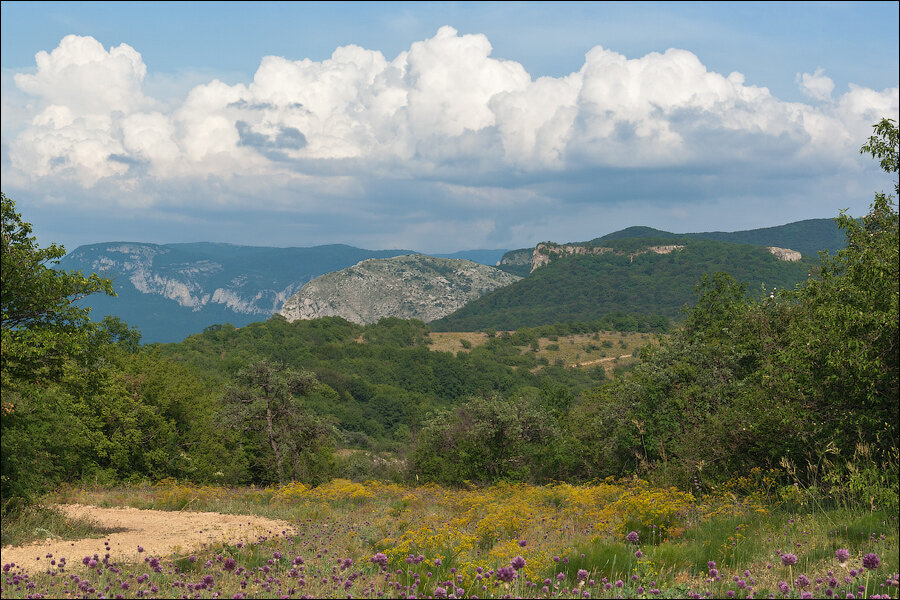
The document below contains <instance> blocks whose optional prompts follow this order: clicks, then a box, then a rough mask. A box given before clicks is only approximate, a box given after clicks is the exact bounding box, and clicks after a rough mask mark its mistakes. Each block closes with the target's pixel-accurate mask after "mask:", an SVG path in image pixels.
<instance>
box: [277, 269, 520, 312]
mask: <svg viewBox="0 0 900 600" xmlns="http://www.w3.org/2000/svg"><path fill="white" fill-rule="evenodd" d="M518 279H519V278H518V277H516V276H515V275H510V274H509V273H504V272H503V271H500V270H499V269H495V268H493V267H488V266H486V265H481V264H478V263H474V262H472V261H468V260H459V259H452V258H436V257H433V256H425V255H423V254H411V255H408V256H396V257H393V258H380V259H370V260H364V261H362V262H360V263H359V264H357V265H354V266H352V267H349V268H347V269H343V270H341V271H336V272H333V273H328V274H326V275H322V276H321V277H317V278H316V279H314V280H312V281H310V282H309V283H307V284H306V285H304V286H303V288H302V289H301V290H300V291H299V292H297V293H296V294H295V295H293V296H292V297H291V298H290V299H289V300H288V301H287V302H285V304H284V307H283V308H282V309H281V310H280V311H279V314H281V315H282V316H284V317H285V318H286V319H287V320H288V321H295V320H297V319H317V318H320V317H343V318H345V319H347V320H348V321H352V322H354V323H375V322H377V321H378V320H379V319H382V318H384V317H397V318H401V319H420V320H422V321H425V322H428V321H433V320H435V319H439V318H441V317H444V316H446V315H449V314H450V313H452V312H453V311H455V310H456V309H458V308H460V307H462V306H464V305H465V304H466V303H467V302H469V301H471V300H474V299H475V298H478V297H480V296H482V295H484V294H485V293H487V292H490V291H492V290H495V289H497V288H500V287H503V286H506V285H509V284H511V283H513V282H515V281H517V280H518Z"/></svg>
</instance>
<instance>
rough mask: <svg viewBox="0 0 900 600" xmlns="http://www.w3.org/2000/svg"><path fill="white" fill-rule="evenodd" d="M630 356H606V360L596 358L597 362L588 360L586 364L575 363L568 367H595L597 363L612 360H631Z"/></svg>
mask: <svg viewBox="0 0 900 600" xmlns="http://www.w3.org/2000/svg"><path fill="white" fill-rule="evenodd" d="M631 356H632V355H631V354H622V355H621V356H607V357H606V358H598V359H597V360H589V361H587V362H580V363H575V364H574V365H569V366H570V367H587V366H589V365H596V364H599V363H605V362H610V361H614V360H619V359H620V358H631Z"/></svg>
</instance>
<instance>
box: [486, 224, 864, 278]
mask: <svg viewBox="0 0 900 600" xmlns="http://www.w3.org/2000/svg"><path fill="white" fill-rule="evenodd" d="M630 238H656V239H662V238H665V239H680V238H692V239H701V240H717V241H720V242H732V243H736V244H751V245H753V246H771V247H777V248H790V249H791V250H796V251H797V252H800V253H801V254H802V255H803V256H807V257H809V258H815V257H816V256H817V254H818V253H819V252H820V251H823V250H826V251H828V252H831V253H834V252H837V251H838V250H840V249H842V248H843V247H844V246H846V245H847V239H846V236H845V235H844V232H843V231H841V229H840V228H839V227H838V226H837V223H836V222H835V220H834V219H806V220H803V221H794V222H792V223H787V224H785V225H778V226H776V227H763V228H760V229H747V230H742V231H707V232H700V233H671V232H669V231H663V230H661V229H654V228H653V227H645V226H640V225H638V226H633V227H626V228H625V229H622V230H620V231H614V232H612V233H608V234H606V235H604V236H601V237H597V238H594V239H592V240H590V241H587V242H570V243H569V244H566V245H580V246H592V245H593V246H596V245H601V244H603V243H604V242H608V241H611V240H619V239H630ZM533 250H534V248H533V247H532V248H519V249H518V250H510V251H509V252H507V253H506V254H504V255H503V257H502V258H501V259H500V265H499V267H500V268H501V269H503V270H504V271H507V272H509V273H515V274H516V275H523V276H524V275H526V274H528V272H530V269H531V259H532V254H533Z"/></svg>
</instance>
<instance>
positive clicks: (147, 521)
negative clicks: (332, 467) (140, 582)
mask: <svg viewBox="0 0 900 600" xmlns="http://www.w3.org/2000/svg"><path fill="white" fill-rule="evenodd" d="M59 508H60V509H61V510H62V511H63V512H65V513H66V515H68V516H69V517H81V518H87V519H90V520H92V521H94V522H95V523H97V524H98V525H100V526H102V527H108V528H115V529H121V530H123V531H121V532H119V533H111V534H109V535H107V536H105V537H102V538H86V539H81V540H46V541H43V542H35V543H32V544H28V545H25V546H6V547H4V548H3V550H2V562H3V564H7V563H16V564H17V565H21V566H24V567H26V568H28V569H29V570H30V571H31V570H35V569H41V570H43V569H44V568H47V567H49V566H50V565H49V563H50V560H51V559H50V558H47V555H48V554H52V555H53V558H54V559H57V560H58V559H59V558H60V557H65V558H66V561H67V563H68V565H69V567H75V566H76V564H77V565H79V566H80V565H81V559H82V557H84V556H93V555H94V554H95V553H96V554H99V555H100V558H103V556H104V555H105V554H106V553H107V552H108V553H109V555H110V558H111V559H112V560H116V561H124V562H135V561H138V560H143V557H145V556H157V557H161V558H162V557H167V556H169V555H171V554H173V553H181V554H187V553H189V552H190V551H192V550H198V549H200V548H202V547H203V546H204V545H209V544H214V543H221V542H230V543H235V542H238V541H255V540H256V538H257V537H258V536H272V535H274V534H280V533H281V532H283V531H289V530H290V529H291V527H290V525H289V524H288V523H287V522H285V521H276V520H273V519H266V518H263V517H257V516H252V515H226V514H221V513H213V512H174V511H172V512H170V511H163V510H139V509H136V508H99V507H96V506H84V505H80V504H62V505H59ZM105 542H109V546H108V547H107V546H106V545H105ZM138 546H142V547H143V548H144V552H143V554H141V553H139V552H138ZM45 565H46V566H45Z"/></svg>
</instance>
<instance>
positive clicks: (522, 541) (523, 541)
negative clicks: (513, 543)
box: [519, 540, 528, 548]
mask: <svg viewBox="0 0 900 600" xmlns="http://www.w3.org/2000/svg"><path fill="white" fill-rule="evenodd" d="M527 545H528V540H519V546H521V547H522V548H524V547H525V546H527Z"/></svg>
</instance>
